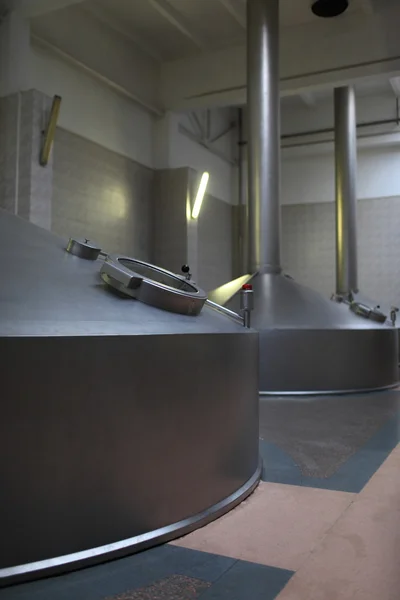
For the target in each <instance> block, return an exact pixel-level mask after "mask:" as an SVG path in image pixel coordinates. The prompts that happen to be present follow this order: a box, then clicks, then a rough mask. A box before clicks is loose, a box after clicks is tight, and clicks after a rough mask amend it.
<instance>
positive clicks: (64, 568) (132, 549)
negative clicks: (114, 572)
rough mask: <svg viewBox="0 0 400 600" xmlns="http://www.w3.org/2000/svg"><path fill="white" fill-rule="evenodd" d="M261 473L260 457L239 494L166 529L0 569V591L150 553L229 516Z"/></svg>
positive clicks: (258, 479)
mask: <svg viewBox="0 0 400 600" xmlns="http://www.w3.org/2000/svg"><path fill="white" fill-rule="evenodd" d="M262 469H263V461H262V459H261V457H260V456H259V459H258V465H257V468H256V470H255V472H254V473H253V475H252V476H251V477H250V479H248V480H247V481H246V483H244V484H243V485H242V486H241V487H240V488H239V489H238V490H236V491H235V492H233V493H232V494H230V495H229V496H228V497H227V498H224V499H223V500H220V501H219V502H217V503H216V504H214V505H212V506H210V507H209V508H207V509H205V510H204V511H203V512H201V513H198V514H196V515H194V516H192V517H188V518H186V519H182V520H181V521H178V522H177V523H172V524H171V525H166V526H165V527H161V528H159V529H156V530H153V531H149V532H147V533H144V534H141V535H138V536H134V537H131V538H127V539H124V540H121V541H119V542H114V543H111V544H105V545H104V546H99V547H96V548H90V549H88V550H83V551H81V552H75V553H73V554H67V555H65V556H58V557H54V558H50V559H46V560H42V561H38V562H34V563H28V564H24V565H17V566H14V567H8V568H6V569H0V589H1V588H5V587H7V586H10V585H15V584H19V583H26V582H29V581H34V580H37V579H41V578H44V577H49V576H55V575H61V574H64V573H68V572H71V571H77V570H78V569H84V568H86V567H91V566H95V565H98V564H101V563H105V562H108V561H109V560H114V559H117V558H123V557H126V556H129V555H132V554H136V552H139V551H141V550H146V549H150V548H152V547H154V546H157V545H159V544H162V543H166V542H169V541H172V540H174V539H177V538H179V537H182V536H184V535H186V534H188V533H190V532H192V531H194V530H196V529H199V528H201V527H204V526H205V525H207V524H208V523H211V522H212V521H215V520H216V519H218V518H219V517H222V516H223V515H224V514H226V513H228V512H229V511H230V510H232V509H233V508H235V507H236V506H238V505H239V504H240V503H241V502H243V500H245V499H246V498H247V497H248V496H250V495H251V494H252V493H253V492H254V490H255V489H256V488H257V486H258V484H259V483H260V480H261V474H262Z"/></svg>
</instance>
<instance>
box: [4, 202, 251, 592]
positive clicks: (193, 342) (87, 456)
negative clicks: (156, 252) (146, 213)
mask: <svg viewBox="0 0 400 600" xmlns="http://www.w3.org/2000/svg"><path fill="white" fill-rule="evenodd" d="M65 245H66V244H65V241H63V240H60V239H58V238H57V237H55V236H53V235H52V234H50V233H48V232H46V231H44V230H41V229H39V228H37V227H35V226H34V225H31V224H29V223H27V222H25V221H22V220H20V219H18V218H16V217H14V216H12V215H8V214H5V213H4V212H0V272H1V275H2V285H1V288H0V348H1V357H2V394H1V414H2V418H1V421H0V481H1V489H2V492H1V494H0V522H1V532H2V543H1V546H0V585H7V584H9V583H10V582H13V581H15V580H18V579H24V578H33V577H37V576H40V575H41V574H43V573H45V574H47V573H49V572H51V571H54V570H56V571H57V570H58V571H62V570H66V569H69V568H74V567H75V566H78V565H81V564H89V563H91V562H96V561H99V560H104V559H106V558H108V557H111V556H117V555H119V554H124V553H129V552H132V551H135V550H137V549H140V548H143V547H146V546H149V545H152V544H155V543H157V542H160V541H162V540H167V539H171V538H173V537H177V536H178V535H181V534H182V533H184V532H187V531H190V530H191V529H194V528H196V527H198V526H200V525H203V524H204V523H206V522H207V521H209V520H212V519H213V518H216V517H217V516H219V515H220V514H222V513H223V512H225V511H227V510H228V509H229V508H230V507H232V506H234V505H235V504H237V503H238V502H240V500H242V499H243V498H244V497H245V496H246V495H247V494H249V493H250V492H251V491H252V489H254V487H255V485H256V484H257V482H258V479H259V476H260V466H259V457H258V334H257V333H256V332H254V331H252V330H246V329H245V328H243V327H241V326H240V325H237V324H236V323H234V322H233V321H231V320H229V319H228V318H226V317H224V316H223V315H221V314H219V313H217V312H214V311H212V310H211V309H209V308H207V307H205V308H204V309H203V311H202V312H201V314H200V315H199V316H198V317H190V316H184V315H178V314H173V313H167V312H165V311H161V310H159V309H156V308H153V307H151V306H147V305H145V304H142V303H141V302H138V301H135V300H131V299H123V298H121V297H118V296H116V295H114V294H112V293H111V292H110V291H108V290H107V289H106V288H105V285H104V283H102V281H101V279H100V277H99V270H100V261H94V262H93V261H86V260H83V259H80V258H78V257H76V256H72V255H70V254H68V253H66V252H65V250H64V248H65Z"/></svg>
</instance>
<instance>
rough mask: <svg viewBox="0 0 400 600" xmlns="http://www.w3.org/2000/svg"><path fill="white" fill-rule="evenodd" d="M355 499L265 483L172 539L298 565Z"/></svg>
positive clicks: (205, 548) (264, 561)
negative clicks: (215, 517) (231, 507)
mask: <svg viewBox="0 0 400 600" xmlns="http://www.w3.org/2000/svg"><path fill="white" fill-rule="evenodd" d="M353 499H354V494H348V493H345V492H332V491H329V490H319V489H314V488H302V487H298V486H291V485H281V484H275V483H261V484H260V486H259V487H258V489H257V490H256V492H255V493H254V494H253V495H252V496H251V497H250V498H249V499H248V500H247V501H246V502H244V503H242V504H241V505H240V506H239V507H238V508H236V509H235V510H234V511H232V512H230V513H228V514H227V515H225V516H224V517H222V518H221V519H219V520H218V521H215V522H214V523H211V524H210V525H207V526H206V527H203V528H202V529H199V530H197V531H194V532H193V533H191V534H189V535H187V536H186V537H184V538H182V539H180V540H177V541H176V542H174V543H175V544H176V545H179V546H183V547H185V548H191V549H194V550H200V551H203V552H212V553H215V554H222V555H224V556H229V557H232V558H238V559H242V560H247V561H251V562H256V563H261V564H264V565H269V566H274V567H280V568H284V569H292V570H297V569H298V568H299V567H300V565H301V564H302V563H303V561H304V560H305V559H306V558H307V556H308V555H309V553H310V552H311V550H312V549H313V548H314V546H315V545H316V544H317V543H318V542H320V541H321V539H322V538H323V536H324V535H325V534H326V532H327V531H328V530H329V529H330V528H331V527H332V525H333V524H334V523H335V521H336V520H337V519H338V518H339V516H340V515H341V514H342V513H343V511H345V510H346V508H347V507H348V506H349V504H350V503H351V502H352V501H353Z"/></svg>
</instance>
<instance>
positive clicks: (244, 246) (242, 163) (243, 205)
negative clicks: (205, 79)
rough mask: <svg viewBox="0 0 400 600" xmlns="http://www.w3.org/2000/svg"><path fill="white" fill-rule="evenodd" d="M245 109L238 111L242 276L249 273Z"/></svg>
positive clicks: (240, 260)
mask: <svg viewBox="0 0 400 600" xmlns="http://www.w3.org/2000/svg"><path fill="white" fill-rule="evenodd" d="M243 120H244V119H243V109H242V108H239V109H238V160H239V165H238V188H239V207H240V213H239V214H240V217H239V218H240V222H239V238H240V240H239V262H240V267H239V270H240V275H245V274H246V273H248V272H249V207H248V201H247V195H248V185H247V181H248V177H247V170H248V165H247V142H245V141H244V123H243Z"/></svg>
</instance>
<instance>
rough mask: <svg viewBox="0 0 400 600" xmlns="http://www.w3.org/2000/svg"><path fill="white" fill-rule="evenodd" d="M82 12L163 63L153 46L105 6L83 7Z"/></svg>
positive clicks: (90, 5)
mask: <svg viewBox="0 0 400 600" xmlns="http://www.w3.org/2000/svg"><path fill="white" fill-rule="evenodd" d="M82 10H84V11H85V12H87V13H89V14H91V15H92V16H93V17H95V18H96V19H97V20H98V21H100V22H101V23H104V24H105V25H108V26H109V27H111V29H113V30H114V31H115V32H116V33H119V34H121V35H123V36H124V37H126V38H127V39H129V40H130V41H131V42H133V43H134V44H135V45H136V46H137V47H138V48H139V49H140V50H142V52H144V53H145V54H147V55H148V56H150V57H151V58H154V60H156V61H157V62H161V61H162V60H163V57H162V55H161V54H160V53H159V52H157V51H156V50H155V48H154V47H153V45H152V44H149V43H148V42H146V41H145V40H144V39H142V37H141V36H139V35H137V34H136V33H132V30H131V28H130V27H128V26H127V25H125V24H124V23H123V22H122V21H120V20H119V19H116V18H115V17H114V15H113V14H112V13H111V12H110V11H109V10H107V9H105V8H103V6H100V5H95V4H89V5H88V6H85V5H83V7H82Z"/></svg>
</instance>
